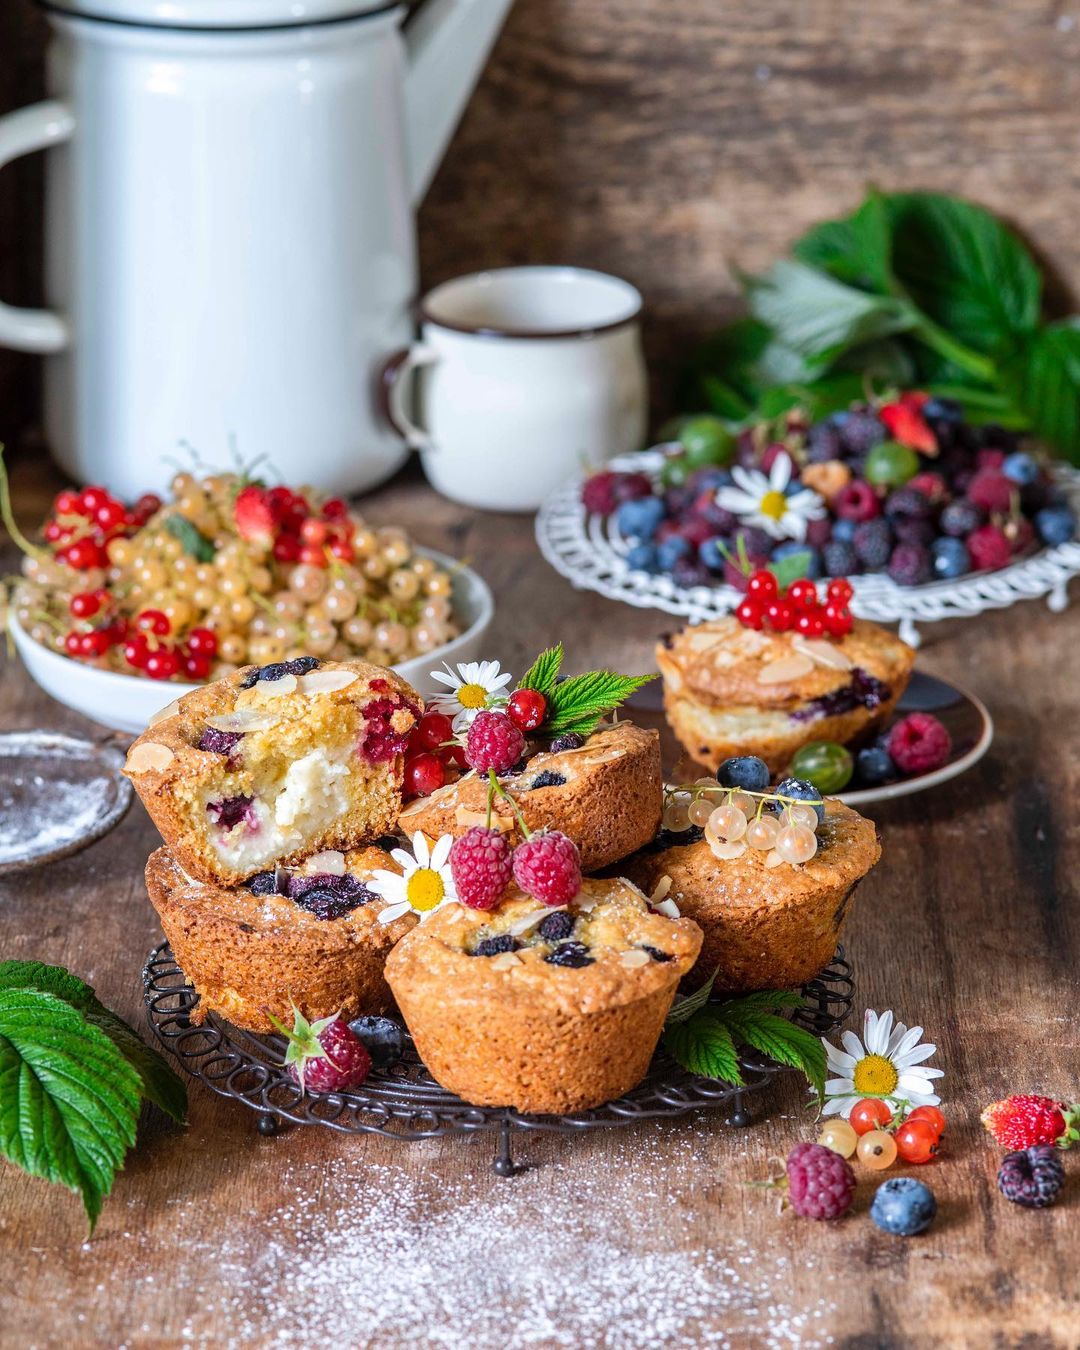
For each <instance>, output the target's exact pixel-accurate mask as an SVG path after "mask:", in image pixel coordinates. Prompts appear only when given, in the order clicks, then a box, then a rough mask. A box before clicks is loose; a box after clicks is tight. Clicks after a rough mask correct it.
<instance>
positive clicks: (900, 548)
mask: <svg viewBox="0 0 1080 1350" xmlns="http://www.w3.org/2000/svg"><path fill="white" fill-rule="evenodd" d="M932 575H933V568H932V565H931V562H930V554H929V552H928V550H927V549H926V547H925V546H924V545H923V544H897V546H896V547H895V548H894V549H893V551H892V556H891V557H890V559H889V576H890V577H892V579H893V581H895V582H896V584H897V585H898V586H921V585H922V584H923V582H924V581H929V580H930V578H931V576H932Z"/></svg>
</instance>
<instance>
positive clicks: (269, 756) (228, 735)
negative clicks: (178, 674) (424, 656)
mask: <svg viewBox="0 0 1080 1350" xmlns="http://www.w3.org/2000/svg"><path fill="white" fill-rule="evenodd" d="M420 712H421V700H420V697H419V695H418V694H417V693H416V691H415V690H414V689H413V688H411V686H409V685H408V684H406V683H405V681H404V680H402V679H401V678H400V677H399V676H398V675H395V674H394V673H393V671H390V670H384V669H383V668H382V667H380V666H373V665H370V664H368V662H366V661H340V662H332V661H327V662H319V661H317V660H316V659H315V658H314V657H302V658H300V659H299V660H297V661H288V662H281V663H278V664H276V665H272V666H263V667H261V668H260V667H255V666H247V667H244V668H243V669H241V670H238V671H236V672H235V673H234V674H232V675H229V676H227V677H226V678H225V679H222V680H216V681H215V682H214V683H212V684H208V685H206V686H204V687H203V688H201V689H197V690H195V691H194V692H193V693H190V694H187V695H185V696H184V697H183V698H182V699H180V700H179V701H178V702H177V703H175V704H173V705H171V706H170V708H169V709H168V710H166V715H165V716H163V717H162V718H161V719H160V720H158V721H156V722H155V723H154V724H153V725H152V726H151V727H150V728H149V729H148V730H146V731H144V732H143V734H142V735H141V736H140V737H139V738H138V740H136V741H135V743H134V744H133V745H132V747H131V749H130V750H129V751H128V756H127V762H126V764H125V768H124V771H125V773H126V774H127V775H128V777H129V778H130V779H131V780H132V782H133V783H134V785H135V790H136V791H137V792H138V794H139V796H140V797H141V798H142V801H143V804H144V805H145V807H146V809H147V811H148V812H149V813H150V816H151V818H152V820H153V822H154V824H155V825H156V826H157V827H158V829H159V830H160V832H161V835H162V838H163V839H164V840H165V842H166V844H168V846H169V848H170V850H171V851H172V853H173V855H174V856H175V857H176V859H177V861H178V862H179V863H180V864H181V865H182V866H183V867H184V869H185V870H186V871H187V872H188V873H189V874H190V875H191V876H193V877H197V878H198V879H200V880H202V881H207V882H218V883H221V884H224V885H227V886H229V885H235V884H236V883H238V882H241V881H244V880H245V879H246V878H248V877H250V876H254V875H255V873H256V872H260V871H263V870H264V869H266V868H268V867H273V866H274V864H275V863H278V862H295V861H299V860H300V859H302V858H303V857H305V856H306V855H307V854H310V853H315V852H318V851H319V850H320V849H326V848H348V847H353V846H355V845H357V844H360V843H363V842H365V841H368V840H372V839H377V838H379V837H380V836H381V835H383V834H386V833H388V832H390V831H391V830H392V829H393V827H394V823H395V821H396V819H397V813H398V809H399V807H400V804H401V782H402V770H403V765H404V751H405V746H406V743H407V740H408V735H409V732H410V730H411V729H412V727H413V725H414V724H415V722H416V721H417V719H418V718H419V716H420Z"/></svg>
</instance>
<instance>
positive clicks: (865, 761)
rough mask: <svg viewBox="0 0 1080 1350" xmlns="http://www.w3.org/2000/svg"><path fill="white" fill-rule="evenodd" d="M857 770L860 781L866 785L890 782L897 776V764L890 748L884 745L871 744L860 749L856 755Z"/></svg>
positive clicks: (871, 785) (873, 785)
mask: <svg viewBox="0 0 1080 1350" xmlns="http://www.w3.org/2000/svg"><path fill="white" fill-rule="evenodd" d="M855 772H856V774H857V775H858V779H859V782H860V783H863V784H865V786H866V787H877V786H879V784H881V783H889V782H891V781H892V780H893V779H894V778H895V777H896V776H897V775H896V765H895V764H894V763H893V762H892V758H891V756H890V755H889V752H888V750H886V749H885V747H884V746H882V745H870V746H867V748H866V749H865V750H860V751H859V753H858V755H856V757H855Z"/></svg>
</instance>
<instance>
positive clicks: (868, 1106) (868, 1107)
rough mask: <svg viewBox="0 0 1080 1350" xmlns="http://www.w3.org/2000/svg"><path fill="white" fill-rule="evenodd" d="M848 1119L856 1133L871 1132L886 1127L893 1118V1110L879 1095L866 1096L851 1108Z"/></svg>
mask: <svg viewBox="0 0 1080 1350" xmlns="http://www.w3.org/2000/svg"><path fill="white" fill-rule="evenodd" d="M848 1120H849V1121H850V1122H851V1128H852V1129H853V1130H854V1131H855V1133H856V1134H869V1133H870V1131H871V1130H882V1129H884V1128H885V1126H886V1125H888V1123H889V1122H890V1121H891V1120H892V1112H891V1111H890V1110H889V1108H888V1107H887V1106H886V1105H885V1103H884V1102H883V1101H881V1100H880V1099H879V1098H878V1097H864V1098H863V1099H862V1101H860V1102H856V1103H855V1105H854V1106H853V1107H852V1108H851V1115H850V1116H848Z"/></svg>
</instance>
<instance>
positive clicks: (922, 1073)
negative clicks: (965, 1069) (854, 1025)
mask: <svg viewBox="0 0 1080 1350" xmlns="http://www.w3.org/2000/svg"><path fill="white" fill-rule="evenodd" d="M922 1034H923V1029H922V1027H910V1028H909V1027H906V1026H905V1025H904V1024H903V1022H897V1023H896V1025H895V1026H894V1025H893V1015H892V1013H891V1012H883V1013H881V1014H880V1015H879V1014H878V1013H876V1012H874V1011H873V1009H871V1008H867V1010H866V1013H865V1015H864V1017H863V1038H862V1040H861V1041H860V1040H859V1038H858V1036H856V1035H855V1033H854V1032H853V1031H845V1032H844V1034H843V1035H842V1036H841V1037H840V1040H841V1043H842V1045H843V1047H844V1048H843V1050H837V1048H836V1047H835V1046H833V1045H830V1044H829V1042H828V1041H824V1042H823V1044H824V1046H825V1054H826V1057H827V1059H828V1062H829V1072H830V1073H832V1074H834V1075H836V1076H835V1077H833V1078H830V1079H829V1080H828V1082H827V1083H826V1084H825V1105H824V1106H823V1107H822V1113H823V1114H824V1115H827V1116H835V1115H839V1116H843V1117H844V1119H845V1120H846V1119H847V1117H848V1116H849V1115H850V1114H851V1108H852V1107H853V1106H854V1105H855V1103H856V1102H859V1101H862V1099H863V1098H864V1097H880V1098H881V1099H882V1100H883V1101H887V1102H893V1103H903V1104H904V1105H905V1106H937V1104H938V1103H939V1102H940V1100H941V1098H940V1097H939V1096H938V1095H937V1093H935V1092H934V1091H933V1081H934V1079H935V1078H942V1077H943V1076H944V1070H942V1069H928V1068H927V1067H926V1066H925V1065H924V1063H923V1061H924V1060H927V1059H929V1058H930V1056H931V1055H932V1054H934V1053H935V1051H936V1050H937V1046H936V1045H920V1044H919V1039H920V1037H921V1036H922Z"/></svg>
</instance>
